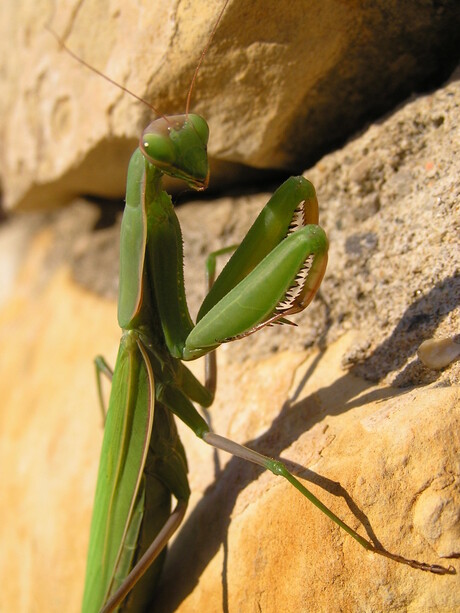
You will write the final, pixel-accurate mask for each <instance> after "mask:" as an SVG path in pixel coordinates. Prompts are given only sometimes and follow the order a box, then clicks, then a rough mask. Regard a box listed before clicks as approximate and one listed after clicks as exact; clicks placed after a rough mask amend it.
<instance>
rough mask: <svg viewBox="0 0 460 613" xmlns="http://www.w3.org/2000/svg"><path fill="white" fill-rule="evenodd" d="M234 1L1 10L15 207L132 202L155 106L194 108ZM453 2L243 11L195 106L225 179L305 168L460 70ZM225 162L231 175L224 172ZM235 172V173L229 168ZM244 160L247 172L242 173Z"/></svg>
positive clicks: (161, 0) (5, 166) (4, 112)
mask: <svg viewBox="0 0 460 613" xmlns="http://www.w3.org/2000/svg"><path fill="white" fill-rule="evenodd" d="M221 6H222V2H221V0H213V1H212V2H211V1H208V2H206V3H203V2H200V0H191V1H189V2H184V1H182V2H181V1H179V0H155V1H153V0H149V2H133V1H129V2H126V1H120V0H111V1H110V2H108V1H107V0H106V1H104V2H101V1H100V0H92V1H89V0H88V1H85V2H79V1H77V0H65V1H60V2H59V3H56V2H54V1H52V0H40V1H39V2H34V3H31V2H28V1H27V0H21V1H18V2H3V3H2V6H1V9H0V10H1V11H2V13H1V16H2V19H0V28H1V29H0V33H1V38H0V45H1V49H2V52H1V53H0V57H1V58H2V60H1V70H2V75H3V79H2V89H1V96H0V117H1V120H0V142H1V144H2V148H1V167H2V182H3V188H4V192H5V203H6V206H7V207H12V206H14V205H16V206H17V207H18V208H27V209H31V208H40V207H41V208H43V207H52V206H56V204H58V203H59V202H62V201H65V200H68V199H69V198H70V197H72V196H75V195H76V194H80V193H82V192H83V193H87V194H93V195H100V196H104V197H106V198H107V197H121V196H122V194H123V193H124V181H125V172H126V167H127V161H128V159H129V156H130V154H131V152H132V149H133V147H134V146H135V144H136V142H137V140H138V138H139V135H140V133H141V130H142V129H143V128H144V127H145V126H146V125H147V124H148V123H149V122H150V116H151V111H150V110H149V109H147V108H146V107H144V106H142V105H140V104H139V103H137V102H136V101H135V100H133V99H132V98H130V97H129V96H127V95H124V94H123V93H122V92H121V91H120V90H119V89H117V88H115V87H113V86H111V85H109V84H108V83H107V82H106V81H104V80H103V79H101V78H100V77H97V76H96V75H91V74H90V73H89V72H88V71H87V70H85V69H84V68H83V67H82V66H81V65H79V64H78V63H77V62H75V61H74V60H73V59H72V58H70V57H69V56H68V55H67V54H65V53H63V52H62V51H60V50H59V47H58V45H57V43H56V41H55V40H53V38H52V37H51V36H50V34H49V33H48V32H47V31H46V30H45V27H44V26H45V24H47V23H50V24H51V25H52V27H53V28H54V29H55V30H56V32H58V33H59V34H60V35H61V36H63V37H64V39H65V41H66V42H67V44H68V45H69V46H70V47H71V48H72V49H73V50H74V51H75V52H76V53H78V54H79V55H80V56H81V57H82V58H83V59H84V60H85V61H87V62H88V63H90V64H91V65H93V66H95V67H96V68H98V69H100V70H102V71H103V72H104V73H106V74H108V75H109V76H110V77H112V78H113V79H114V80H116V81H117V82H119V83H121V84H122V85H124V86H126V87H128V88H130V89H131V90H132V91H134V92H135V93H137V94H138V95H140V96H143V97H144V98H146V99H147V100H149V101H152V102H153V104H154V105H155V106H156V108H157V109H159V110H160V111H162V112H166V113H173V112H184V106H185V98H186V92H187V90H188V86H189V83H190V81H191V76H192V74H193V71H194V69H195V66H196V64H197V60H198V57H199V54H200V52H201V50H202V49H203V47H204V45H205V42H206V40H207V38H208V36H209V33H210V31H211V28H212V25H213V24H214V22H215V19H216V16H217V14H218V12H219V9H220V7H221ZM459 28H460V15H459V11H458V6H457V3H456V1H455V0H442V1H438V2H436V3H431V2H425V1H424V0H414V1H412V2H405V3H401V2H398V1H396V0H392V1H391V2H389V1H388V0H379V1H378V2H372V3H369V2H366V1H364V0H362V1H359V2H356V1H353V2H351V1H350V2H342V1H339V0H327V1H326V2H325V1H324V0H314V1H311V2H308V3H305V2H304V1H303V0H295V1H292V0H290V1H289V2H287V1H286V2H280V1H279V0H270V1H267V0H257V1H253V2H251V5H250V6H249V5H248V4H247V3H246V2H242V1H241V0H231V1H230V2H229V5H228V7H227V10H226V12H225V14H224V17H223V19H222V22H221V24H220V26H219V29H218V32H217V35H216V38H215V41H214V43H213V45H212V47H211V49H210V51H209V54H208V56H207V58H206V62H205V64H204V65H203V68H202V70H201V72H200V75H199V78H198V82H197V87H196V90H195V94H194V99H193V108H194V110H196V111H197V112H200V113H202V114H203V115H204V116H205V117H206V119H207V120H208V121H209V123H210V127H211V134H212V140H211V142H210V155H211V157H212V158H213V160H214V161H215V163H214V164H213V166H214V168H213V170H214V172H213V175H214V177H215V179H216V181H219V182H221V181H222V180H224V179H225V182H226V183H227V184H228V183H229V182H231V181H232V180H234V179H235V177H236V176H239V177H244V178H245V179H246V180H248V179H249V178H251V177H254V173H251V172H249V170H248V168H247V166H252V167H258V168H284V169H287V170H288V171H289V172H292V169H293V168H297V170H298V171H300V170H303V169H304V168H305V167H306V166H307V164H308V163H311V160H312V159H318V157H319V155H320V154H321V153H322V152H324V151H325V150H326V149H327V148H330V147H331V145H332V144H334V143H337V142H339V141H341V140H343V139H344V138H345V137H346V136H347V135H349V134H350V133H351V132H353V131H354V130H356V129H357V128H358V127H359V126H362V125H363V121H365V120H366V118H369V117H376V116H378V115H379V114H381V113H382V112H383V111H384V110H385V109H389V108H392V106H393V105H394V104H395V101H397V100H401V99H403V97H404V96H406V95H408V94H409V93H410V92H411V91H413V90H414V89H417V88H420V87H421V86H423V85H425V86H426V83H427V81H429V80H430V79H433V78H435V79H437V80H438V82H439V80H440V77H441V75H442V74H444V75H446V74H447V72H446V71H447V70H448V69H449V66H450V67H452V66H453V65H455V57H458V44H456V38H455V35H456V33H457V32H458V30H459ZM224 162H225V164H224ZM223 164H224V167H222V165H223ZM240 164H245V165H246V168H241V166H240Z"/></svg>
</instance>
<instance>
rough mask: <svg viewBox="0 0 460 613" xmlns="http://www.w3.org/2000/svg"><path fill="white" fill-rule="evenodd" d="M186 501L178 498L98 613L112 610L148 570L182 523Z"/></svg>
mask: <svg viewBox="0 0 460 613" xmlns="http://www.w3.org/2000/svg"><path fill="white" fill-rule="evenodd" d="M187 502H188V501H187V500H178V502H177V505H176V507H175V508H174V510H173V511H172V513H171V515H170V516H169V518H168V519H167V520H166V522H165V524H164V525H163V527H162V529H161V530H160V532H159V533H158V534H157V536H156V537H155V539H154V540H153V541H152V543H151V544H150V545H149V547H148V549H147V551H146V552H145V553H144V555H143V556H142V557H141V559H140V560H139V561H138V562H137V564H136V566H135V567H134V568H133V569H132V570H131V572H130V573H129V574H128V575H127V577H126V579H125V580H124V581H123V583H122V585H121V586H120V587H119V588H118V590H117V591H116V592H114V593H113V594H112V595H111V596H110V598H109V599H108V600H107V602H106V603H105V605H104V607H103V608H102V609H101V611H100V613H110V612H111V611H114V610H115V609H116V608H117V607H118V606H119V605H120V604H121V603H122V602H123V600H124V599H125V598H126V597H127V596H128V594H129V592H130V591H131V590H132V589H133V587H134V586H135V585H136V583H137V582H138V581H139V579H140V578H141V577H142V576H143V575H144V574H145V573H146V572H147V571H148V569H149V568H150V567H151V565H152V564H153V562H154V561H155V560H156V558H157V557H158V556H159V555H160V553H161V552H162V551H163V549H164V548H165V547H166V545H167V544H168V541H169V540H170V539H171V537H172V536H173V534H174V533H175V532H176V530H177V529H178V528H179V526H180V524H181V523H182V520H183V519H184V515H185V512H186V510H187Z"/></svg>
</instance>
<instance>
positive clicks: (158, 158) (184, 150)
mask: <svg viewBox="0 0 460 613" xmlns="http://www.w3.org/2000/svg"><path fill="white" fill-rule="evenodd" d="M208 137H209V128H208V124H207V123H206V121H205V120H204V119H203V118H202V117H200V116H199V115H194V114H192V113H190V114H188V115H171V116H170V117H160V118H159V119H156V120H155V121H152V123H151V124H150V125H149V126H147V128H146V129H145V130H144V132H143V134H142V136H141V139H140V144H139V147H140V149H141V151H142V153H143V155H144V156H145V158H146V159H147V160H148V161H149V162H150V163H151V164H152V165H153V166H156V167H157V168H159V169H160V170H161V172H164V173H165V174H167V175H170V176H171V177H175V178H177V179H183V180H184V181H185V182H186V183H188V185H189V186H190V187H192V188H193V189H197V190H203V189H206V187H207V185H208V180H209V168H208V157H207V153H206V146H207V143H208Z"/></svg>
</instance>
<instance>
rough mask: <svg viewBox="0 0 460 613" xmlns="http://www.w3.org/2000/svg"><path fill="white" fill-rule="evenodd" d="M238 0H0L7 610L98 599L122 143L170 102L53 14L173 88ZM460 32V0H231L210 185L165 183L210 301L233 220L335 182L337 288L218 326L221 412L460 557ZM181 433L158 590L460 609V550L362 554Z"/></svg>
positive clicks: (204, 74)
mask: <svg viewBox="0 0 460 613" xmlns="http://www.w3.org/2000/svg"><path fill="white" fill-rule="evenodd" d="M306 5H308V6H306ZM221 7H222V3H221V2H220V1H217V0H216V1H212V2H211V1H209V2H207V3H206V8H205V9H203V3H200V2H199V1H198V0H190V1H185V0H182V1H179V0H177V1H175V2H173V1H172V0H150V1H149V2H148V3H134V2H126V1H123V2H120V1H118V2H117V1H108V0H106V1H104V2H101V1H100V0H98V1H96V0H94V1H89V0H86V1H84V2H71V1H70V0H66V1H62V2H59V3H53V2H51V1H50V0H41V1H40V2H36V3H33V4H32V3H30V2H27V1H26V0H22V1H20V2H16V3H15V4H13V3H3V5H2V7H1V8H0V15H1V20H0V28H1V34H2V36H1V40H0V46H1V47H2V53H1V54H0V58H1V59H0V62H1V70H2V76H3V78H2V81H1V85H0V87H1V96H0V111H1V112H0V134H1V139H0V156H1V162H0V173H1V182H2V193H3V223H2V226H1V227H0V254H1V260H0V261H1V267H0V274H1V277H0V278H1V284H0V304H1V307H0V343H1V344H0V347H1V352H0V394H1V398H2V404H1V411H0V466H1V467H2V469H1V470H2V488H1V490H0V543H1V544H0V568H1V576H2V577H4V581H3V585H2V590H1V591H0V611H18V612H30V611H40V612H42V611H50V612H54V611H56V612H57V611H59V612H61V611H70V612H72V611H78V610H79V607H80V600H81V594H82V589H83V578H84V568H85V556H86V548H87V540H88V532H89V522H90V517H91V510H92V502H93V491H94V484H95V477H96V471H97V464H98V456H99V450H100V444H101V440H102V425H101V418H100V412H99V408H98V403H97V398H96V387H95V380H94V367H93V364H92V360H93V358H94V356H96V355H97V354H103V355H104V356H106V357H107V359H108V360H109V362H111V363H113V362H114V360H115V355H116V351H117V347H118V342H119V334H120V333H119V330H118V327H117V323H116V291H117V268H118V244H117V243H118V233H119V220H120V216H121V211H122V206H123V202H122V200H123V194H124V189H125V180H126V167H127V162H128V160H129V156H130V155H131V153H132V151H133V149H134V148H135V147H136V145H137V140H138V138H139V134H140V133H141V131H142V128H143V127H145V125H147V124H148V123H149V121H150V117H151V111H150V110H149V109H147V108H146V107H145V106H143V105H141V104H139V103H138V102H136V101H135V100H133V99H132V98H130V97H129V96H127V95H126V94H123V93H122V92H121V91H120V90H118V89H117V88H115V87H113V86H111V85H110V84H109V83H107V82H106V81H104V80H103V79H101V78H100V77H98V76H97V75H94V74H92V73H91V72H89V71H88V70H86V69H85V68H84V67H82V66H81V65H80V64H78V63H77V62H75V61H74V60H73V59H72V58H71V57H69V55H68V54H66V53H65V52H63V51H62V49H60V48H59V45H58V44H57V42H56V41H55V39H54V38H53V37H52V36H51V35H50V34H49V33H48V32H47V30H46V29H45V26H46V25H50V26H51V27H52V28H53V29H54V30H55V31H56V32H58V33H59V34H60V35H61V36H63V37H64V39H65V41H66V44H68V45H69V47H71V49H72V50H73V51H75V52H76V53H78V54H79V55H80V56H81V57H82V58H84V59H85V60H86V61H87V62H89V63H90V64H92V65H94V66H95V67H97V68H98V69H100V70H102V71H103V72H104V73H105V74H107V75H109V76H110V77H111V78H113V79H115V80H116V81H118V82H119V83H121V84H123V85H124V86H126V87H128V88H129V89H131V90H132V91H134V92H135V93H136V94H138V95H140V96H142V97H144V98H146V99H147V100H149V101H152V103H153V104H154V106H155V108H156V109H157V110H159V111H161V112H165V113H175V112H183V110H184V105H185V98H186V95H187V90H188V86H189V83H190V80H191V76H192V74H193V71H194V69H195V67H196V64H197V61H198V58H199V55H200V52H201V50H202V49H203V47H204V45H205V44H206V41H207V39H208V37H209V34H210V31H211V29H212V26H213V25H214V23H215V20H216V18H217V15H218V13H219V10H220V8H221ZM459 29H460V10H459V8H458V3H457V2H455V1H450V2H449V1H447V0H445V1H439V2H422V1H421V0H419V1H415V0H413V1H411V2H405V3H400V2H388V1H383V0H381V1H380V2H379V1H377V2H372V3H368V2H365V1H364V0H363V1H361V2H352V1H351V0H350V1H340V2H339V1H338V0H327V1H325V2H320V1H319V0H318V1H312V2H309V3H305V2H302V1H300V0H299V1H298V2H296V1H291V2H280V1H276V2H275V1H274V0H273V1H271V0H256V1H254V2H252V3H246V2H242V0H230V2H229V4H228V7H227V9H226V11H225V13H224V16H223V18H222V21H221V23H220V24H219V27H218V30H217V33H216V37H215V39H214V41H213V43H212V45H211V48H210V50H209V53H208V55H207V57H206V59H205V62H204V64H203V66H202V69H201V71H200V73H199V75H198V79H197V83H196V87H195V90H194V93H193V98H192V109H193V110H194V111H196V112H199V113H201V114H202V115H203V116H205V117H206V119H207V120H208V121H209V124H210V130H211V137H210V145H209V154H210V158H211V168H212V173H213V180H212V182H211V186H210V189H209V190H208V191H209V195H200V198H197V197H196V196H195V195H193V194H190V193H189V192H184V188H183V186H180V185H177V184H172V185H168V187H169V188H170V189H171V190H172V192H173V193H174V194H175V198H176V199H177V204H178V215H179V217H180V221H181V224H182V228H183V234H184V243H185V255H186V264H185V274H186V281H187V288H188V298H189V303H190V306H191V310H192V311H193V312H194V313H196V311H197V309H198V306H199V304H200V301H201V300H202V298H203V293H204V290H203V271H204V261H205V258H206V255H207V253H209V251H210V250H213V249H217V248H219V247H222V246H224V245H228V244H232V243H234V242H236V241H238V240H240V238H241V237H242V236H244V234H245V232H246V231H247V228H248V226H249V224H250V223H251V220H252V219H253V218H254V217H255V216H256V214H257V212H258V210H259V209H260V208H261V207H262V206H263V204H264V203H265V202H266V200H267V199H268V198H269V194H270V193H271V192H272V191H273V190H274V189H275V188H276V185H277V184H279V183H280V182H281V181H282V180H283V178H284V177H285V176H289V175H290V174H296V173H297V174H299V173H304V174H305V176H307V177H308V178H309V179H310V180H311V181H312V182H313V183H314V185H315V187H316V189H317V192H318V198H319V201H320V206H321V212H320V223H321V225H322V226H323V227H324V228H325V230H326V232H327V234H328V236H329V240H330V259H329V265H328V270H327V272H326V277H325V279H324V282H323V284H322V287H321V291H320V293H319V295H318V297H317V299H316V300H315V301H314V303H313V304H312V305H311V306H310V307H309V308H308V309H307V311H306V312H305V313H303V314H302V315H301V316H298V317H297V318H296V323H298V327H297V328H288V327H285V326H284V327H276V329H274V328H272V329H268V330H264V331H262V332H261V333H259V334H258V335H254V336H252V337H251V340H250V341H249V340H248V341H244V340H243V341H239V342H235V343H233V344H229V345H225V346H224V347H222V348H221V350H220V351H219V356H218V359H219V366H220V371H219V386H218V395H217V398H216V402H215V405H214V407H213V409H212V415H211V417H212V425H213V427H214V429H215V430H216V431H217V432H219V433H221V434H223V435H226V436H229V437H230V438H234V439H235V440H237V441H239V442H242V443H246V444H249V445H250V446H252V447H253V448H255V449H257V450H258V451H260V452H262V453H266V454H268V455H271V456H275V457H282V458H283V459H284V460H286V462H287V463H288V465H289V466H290V467H291V468H292V469H293V471H294V472H295V474H296V475H298V476H299V477H300V478H301V479H304V480H306V482H309V485H310V484H311V489H312V490H314V492H315V494H317V495H318V496H319V497H320V498H321V499H322V500H323V501H324V502H325V504H327V505H328V506H330V507H331V508H332V509H333V510H334V512H336V513H338V514H339V515H340V516H341V517H342V518H343V519H344V520H345V521H346V522H347V523H349V524H350V525H352V526H353V527H354V528H356V529H358V530H359V531H360V532H361V533H362V534H363V535H367V536H368V537H369V538H370V539H371V540H373V542H375V543H376V544H377V545H380V546H383V547H385V548H387V549H388V550H389V551H391V552H394V553H399V554H401V555H403V556H406V557H408V558H415V559H417V560H419V561H426V562H430V563H436V564H442V565H444V566H446V567H447V566H449V565H452V566H454V567H456V568H457V572H458V570H459V567H458V559H457V558H458V556H459V554H460V527H459V526H460V522H459V515H460V512H459V503H460V492H459V489H460V488H459V478H458V472H459V471H458V455H459V448H460V442H459V436H458V432H459V393H458V385H459V379H460V362H459V361H458V360H457V361H456V360H455V356H456V355H458V347H459V338H458V335H459V328H460V326H459V314H460V309H459V298H460V282H459V275H458V255H459V248H458V231H459V227H458V220H459V196H460V182H459V178H458V177H459V166H460V163H459V155H458V153H459V148H460V128H459V119H460V117H459V116H460V113H459V104H460V87H459V77H460V72H459V71H458V70H457V71H456V65H457V63H458V59H459V57H458V56H459V51H458V49H459V46H458V31H459ZM428 339H435V340H438V339H444V344H443V345H441V349H440V353H441V358H442V357H445V359H444V364H443V367H442V368H441V369H439V366H440V365H439V364H436V363H435V362H434V361H433V356H432V355H431V357H430V355H429V357H428V359H427V358H425V359H424V361H425V363H424V362H422V361H421V360H420V358H419V357H418V354H417V349H418V348H419V346H420V344H421V343H422V342H423V341H425V340H428ZM194 366H195V367H196V372H197V374H198V375H200V376H201V368H202V367H201V364H196V365H194ZM432 366H437V368H436V369H434V368H431V367H432ZM181 434H182V437H183V441H184V444H185V447H186V450H187V456H188V458H189V463H190V482H191V487H192V491H193V495H192V501H191V502H192V503H191V509H190V512H189V515H188V517H187V518H186V522H185V524H184V526H183V528H182V530H181V532H180V533H179V535H178V537H177V538H176V539H175V541H174V542H173V543H172V545H171V547H170V555H169V557H168V561H167V565H166V568H165V573H164V576H163V582H162V585H161V586H160V590H159V594H158V598H157V602H156V606H155V611H161V612H171V611H176V610H177V611H184V612H185V611H197V610H204V611H213V612H214V611H216V612H218V611H225V612H227V611H228V612H230V613H232V612H235V611H243V612H246V611H248V612H249V611H263V612H264V613H266V612H273V613H275V612H276V613H278V612H280V611H283V612H294V611H295V612H297V611H328V612H329V611H367V610H371V611H430V610H436V611H455V610H458V608H460V596H459V594H460V590H459V575H458V574H457V575H446V576H442V577H440V576H436V575H431V574H427V573H423V572H421V571H416V570H413V569H410V568H409V567H407V566H403V565H400V564H396V563H394V562H391V561H388V560H386V559H384V558H379V557H377V556H375V555H372V554H368V553H366V552H364V551H363V550H362V549H361V548H360V547H359V545H358V544H357V543H355V542H354V541H353V540H352V539H350V538H349V537H348V536H347V535H345V534H344V533H342V532H341V531H340V530H339V529H338V528H336V527H335V526H334V525H332V524H331V522H330V521H329V520H328V519H327V518H326V517H325V516H324V515H322V514H321V513H320V512H319V511H318V510H317V509H315V508H314V507H312V505H311V504H309V503H308V502H307V501H306V500H304V499H302V497H301V496H300V495H299V494H298V493H297V492H296V491H293V490H292V488H290V486H289V485H287V484H284V483H283V482H281V483H278V479H275V477H273V476H272V475H270V474H266V473H261V472H260V471H259V470H258V469H257V468H256V467H253V466H246V465H244V463H243V462H242V461H240V460H236V459H232V458H229V457H228V456H226V455H225V454H214V453H213V451H212V450H210V449H208V448H206V445H204V444H202V443H201V442H200V441H198V440H196V439H195V437H194V435H193V434H190V433H189V432H187V431H186V430H185V428H181Z"/></svg>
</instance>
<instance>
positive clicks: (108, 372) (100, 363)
mask: <svg viewBox="0 0 460 613" xmlns="http://www.w3.org/2000/svg"><path fill="white" fill-rule="evenodd" d="M94 366H95V368H96V385H97V396H98V398H99V407H100V409H101V415H102V424H103V425H105V420H106V417H107V407H106V405H105V402H104V394H103V392H102V375H105V376H106V377H107V379H109V380H110V381H112V378H113V369H112V368H111V367H110V366H109V365H108V363H107V361H106V359H105V358H104V357H103V356H102V355H98V356H96V357H95V358H94Z"/></svg>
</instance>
